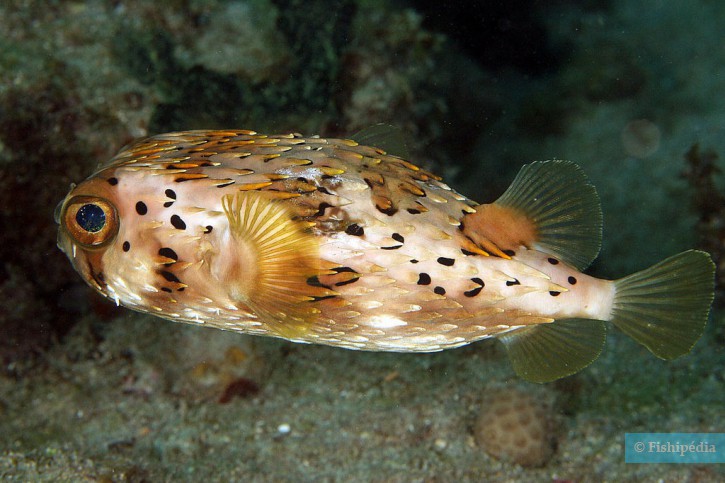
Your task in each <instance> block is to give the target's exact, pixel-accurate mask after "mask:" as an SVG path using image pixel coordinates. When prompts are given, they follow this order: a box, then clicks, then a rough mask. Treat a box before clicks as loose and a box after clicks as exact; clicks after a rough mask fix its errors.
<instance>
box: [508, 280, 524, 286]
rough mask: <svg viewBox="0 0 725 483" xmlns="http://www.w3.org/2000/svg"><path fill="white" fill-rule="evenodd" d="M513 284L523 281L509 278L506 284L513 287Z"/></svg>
mask: <svg viewBox="0 0 725 483" xmlns="http://www.w3.org/2000/svg"><path fill="white" fill-rule="evenodd" d="M513 285H521V282H519V281H518V280H517V279H513V280H507V281H506V286H507V287H511V286H513Z"/></svg>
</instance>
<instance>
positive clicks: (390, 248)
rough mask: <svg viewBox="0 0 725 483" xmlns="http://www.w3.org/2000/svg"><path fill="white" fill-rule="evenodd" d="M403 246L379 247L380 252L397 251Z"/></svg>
mask: <svg viewBox="0 0 725 483" xmlns="http://www.w3.org/2000/svg"><path fill="white" fill-rule="evenodd" d="M402 246H403V245H392V246H389V247H380V249H381V250H397V249H398V248H400V247H402Z"/></svg>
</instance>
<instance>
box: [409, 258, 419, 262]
mask: <svg viewBox="0 0 725 483" xmlns="http://www.w3.org/2000/svg"><path fill="white" fill-rule="evenodd" d="M410 263H418V260H416V259H415V258H413V259H412V260H411V261H410Z"/></svg>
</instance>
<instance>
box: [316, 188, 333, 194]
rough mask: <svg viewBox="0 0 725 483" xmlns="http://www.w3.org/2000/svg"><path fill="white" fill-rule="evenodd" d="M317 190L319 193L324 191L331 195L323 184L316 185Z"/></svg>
mask: <svg viewBox="0 0 725 483" xmlns="http://www.w3.org/2000/svg"><path fill="white" fill-rule="evenodd" d="M317 191H319V192H320V193H324V194H326V195H332V193H330V191H328V189H327V188H325V187H324V186H318V187H317Z"/></svg>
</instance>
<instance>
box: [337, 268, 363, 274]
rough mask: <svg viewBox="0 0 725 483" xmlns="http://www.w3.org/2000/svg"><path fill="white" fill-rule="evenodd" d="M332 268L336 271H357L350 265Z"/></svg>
mask: <svg viewBox="0 0 725 483" xmlns="http://www.w3.org/2000/svg"><path fill="white" fill-rule="evenodd" d="M332 270H333V271H334V272H336V273H343V272H344V273H358V272H356V271H355V270H353V269H352V268H350V267H335V268H333V269H332Z"/></svg>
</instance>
